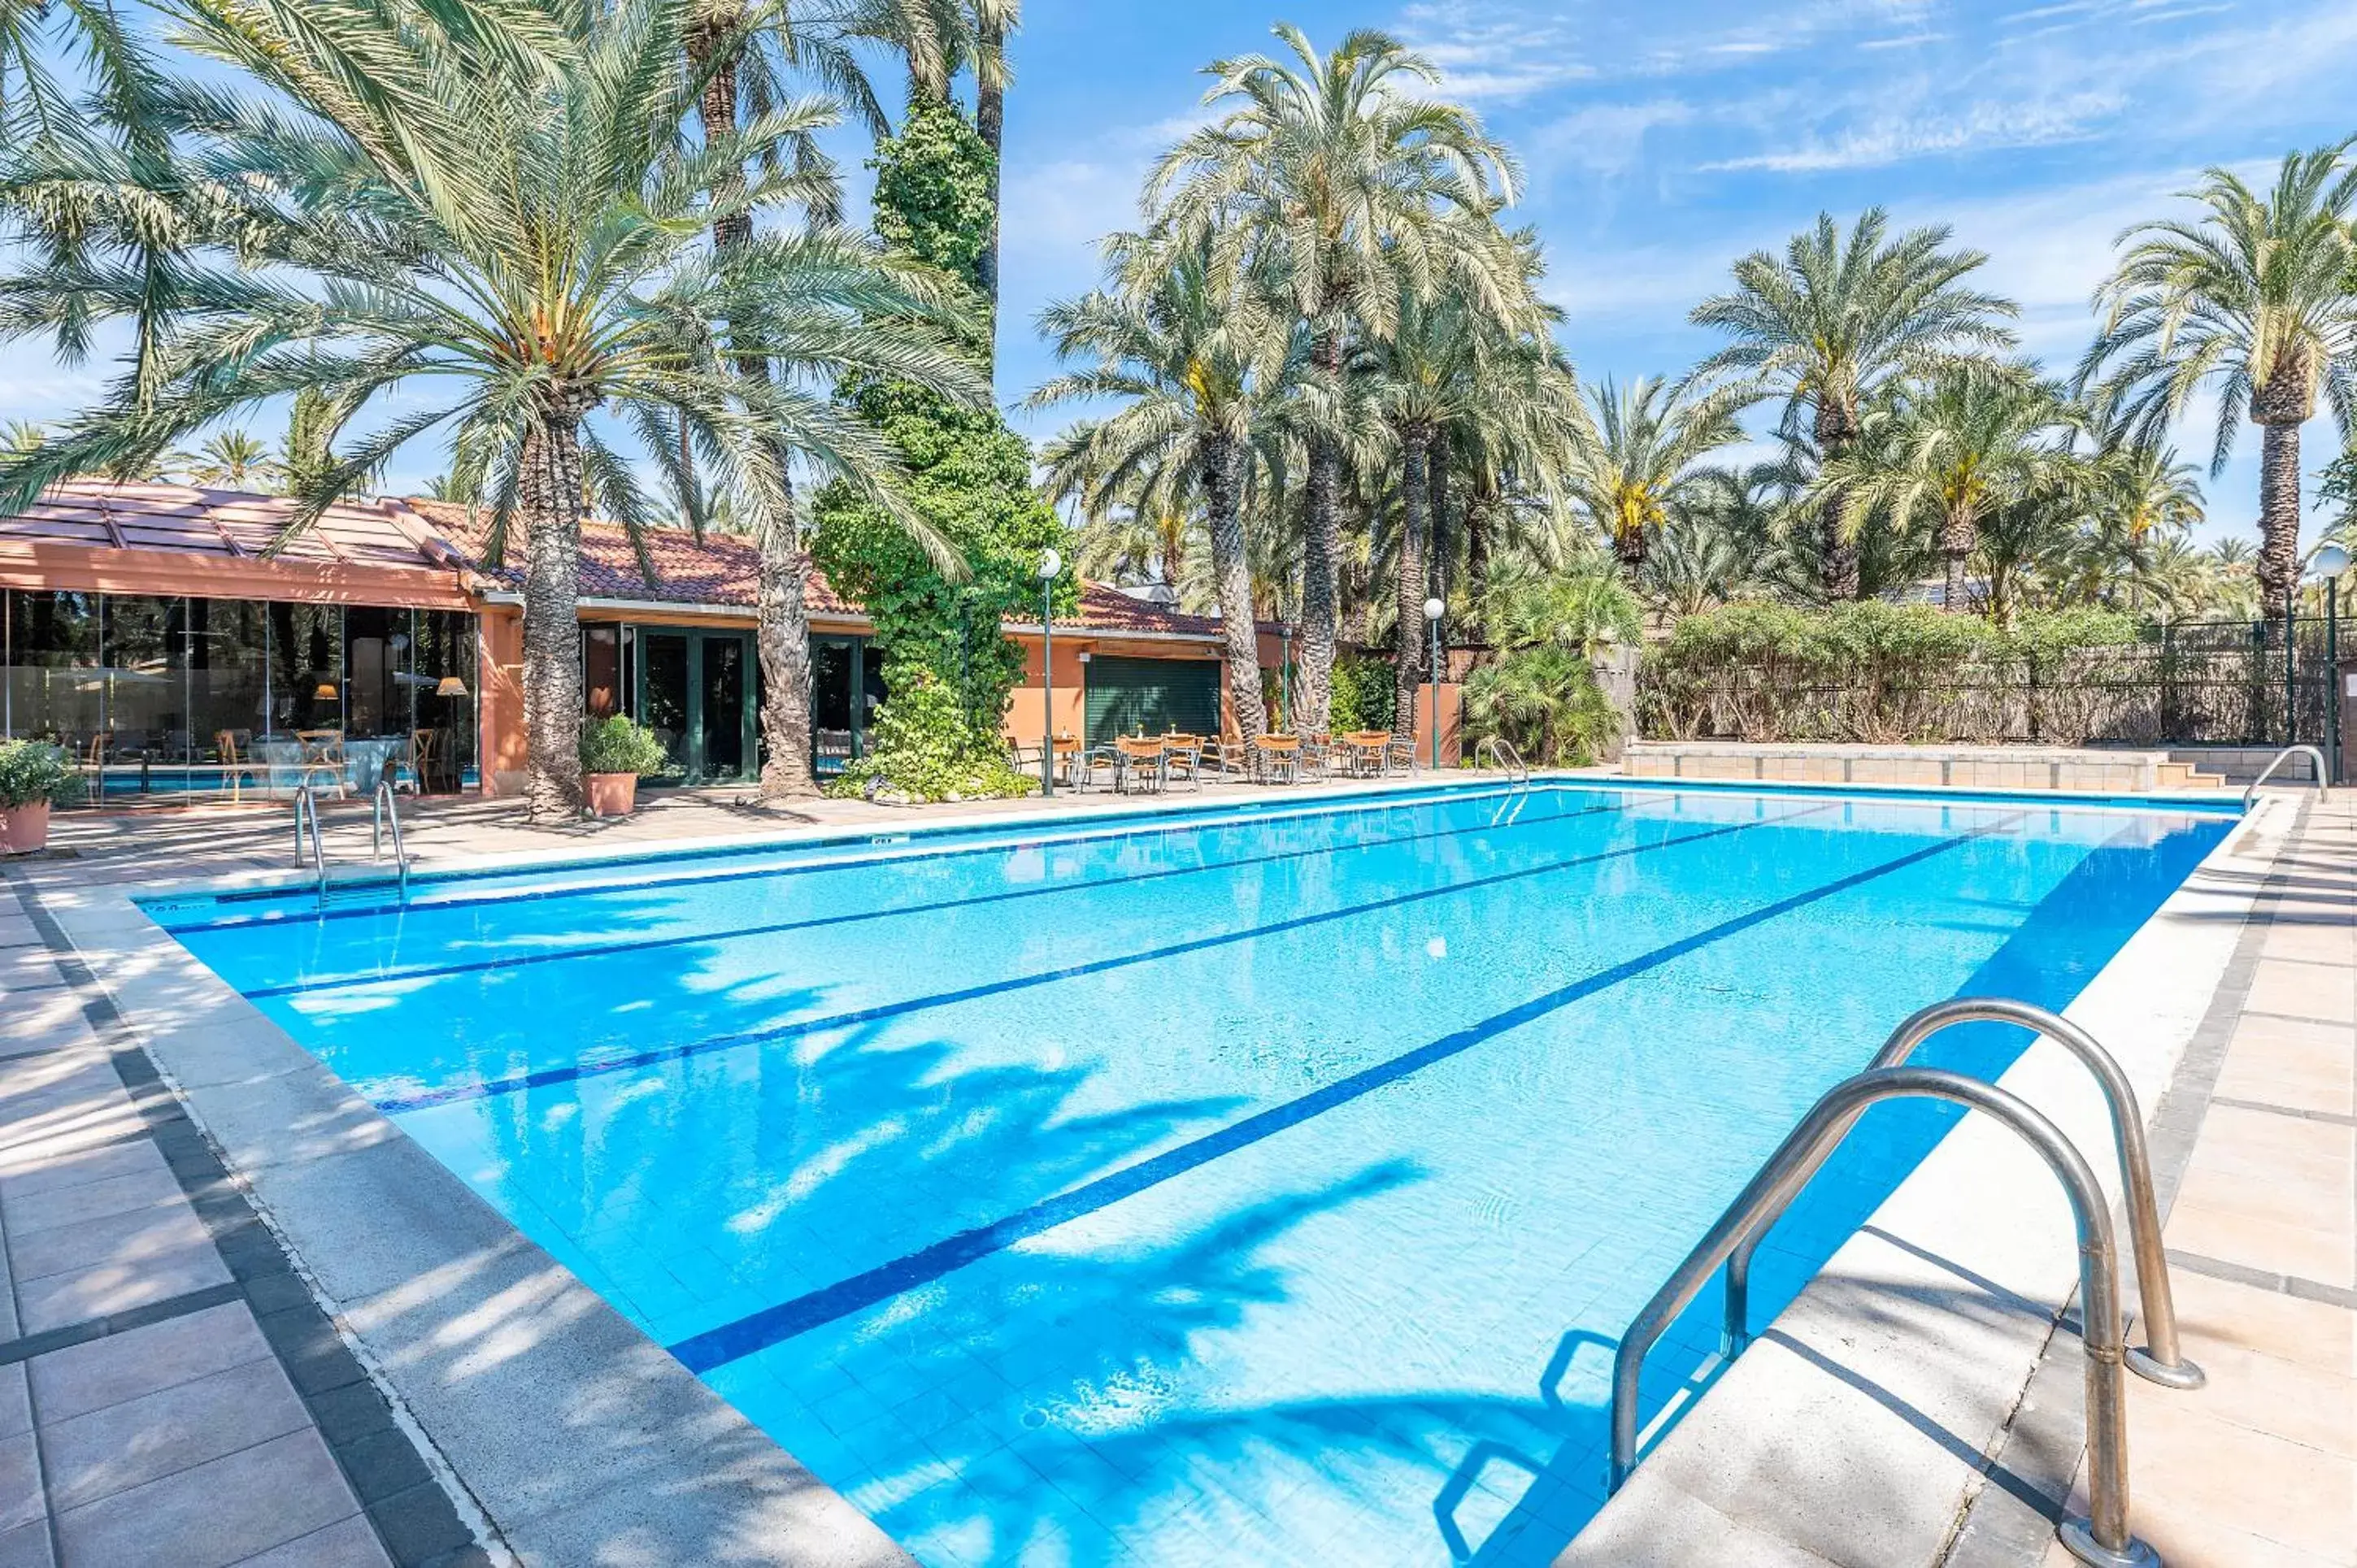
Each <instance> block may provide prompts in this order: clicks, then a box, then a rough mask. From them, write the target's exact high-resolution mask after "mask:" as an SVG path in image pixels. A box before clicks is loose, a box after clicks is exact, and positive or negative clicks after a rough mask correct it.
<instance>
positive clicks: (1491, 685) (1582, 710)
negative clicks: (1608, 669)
mask: <svg viewBox="0 0 2357 1568" xmlns="http://www.w3.org/2000/svg"><path fill="white" fill-rule="evenodd" d="M1619 734H1620V714H1618V713H1617V712H1615V711H1614V709H1613V707H1612V703H1611V702H1610V700H1609V699H1608V698H1607V697H1606V696H1605V694H1604V688H1603V687H1602V686H1600V685H1598V683H1597V680H1596V672H1595V671H1594V670H1592V669H1590V668H1589V666H1588V662H1587V656H1586V655H1585V654H1583V653H1581V652H1580V651H1579V650H1577V649H1576V648H1567V647H1565V646H1564V645H1562V644H1560V643H1540V644H1537V645H1535V646H1534V647H1529V648H1523V649H1519V650H1515V651H1514V652H1512V653H1508V654H1506V655H1505V656H1503V657H1502V658H1500V659H1497V660H1493V661H1491V663H1488V664H1483V665H1480V666H1479V667H1477V668H1476V669H1475V670H1474V671H1473V672H1472V673H1471V674H1469V675H1468V676H1467V677H1466V678H1465V746H1466V750H1467V754H1468V755H1470V753H1471V749H1472V748H1473V747H1474V746H1478V745H1480V743H1481V742H1482V741H1483V740H1484V739H1486V738H1488V737H1489V736H1501V737H1502V738H1503V739H1505V740H1506V741H1508V742H1509V743H1511V744H1512V746H1513V748H1514V749H1515V750H1516V751H1517V752H1519V753H1521V754H1522V756H1523V758H1524V759H1525V760H1526V761H1528V762H1529V763H1530V764H1531V765H1532V766H1533V767H1534V768H1537V767H1553V768H1585V767H1587V766H1588V765H1590V764H1591V763H1593V762H1595V761H1596V759H1597V757H1599V756H1601V755H1602V754H1603V752H1604V750H1605V748H1606V747H1608V746H1610V745H1611V744H1612V741H1613V739H1614V738H1615V737H1616V736H1618V735H1619Z"/></svg>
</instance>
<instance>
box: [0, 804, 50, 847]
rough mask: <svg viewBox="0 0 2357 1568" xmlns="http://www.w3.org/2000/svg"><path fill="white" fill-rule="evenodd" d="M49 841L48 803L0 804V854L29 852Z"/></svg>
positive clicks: (46, 845) (46, 844) (45, 844)
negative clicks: (27, 804)
mask: <svg viewBox="0 0 2357 1568" xmlns="http://www.w3.org/2000/svg"><path fill="white" fill-rule="evenodd" d="M48 843H49V803H48V801H47V800H36V801H34V802H33V803H32V804H31V805H29V806H0V854H31V853H32V852H33V851H35V850H37V849H46V848H47V847H48Z"/></svg>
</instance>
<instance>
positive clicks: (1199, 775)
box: [1162, 730, 1203, 790]
mask: <svg viewBox="0 0 2357 1568" xmlns="http://www.w3.org/2000/svg"><path fill="white" fill-rule="evenodd" d="M1162 766H1163V776H1164V781H1165V782H1166V783H1167V782H1168V780H1169V779H1175V778H1178V777H1179V776H1180V775H1181V774H1184V775H1185V777H1186V779H1187V788H1189V789H1198V790H1200V789H1202V787H1203V737H1202V736H1200V735H1188V734H1186V733H1185V732H1184V731H1181V730H1172V731H1171V732H1170V733H1169V734H1168V735H1166V736H1163V737H1162Z"/></svg>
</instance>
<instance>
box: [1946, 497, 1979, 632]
mask: <svg viewBox="0 0 2357 1568" xmlns="http://www.w3.org/2000/svg"><path fill="white" fill-rule="evenodd" d="M1978 536H1979V530H1978V529H1977V528H1976V527H1975V525H1974V522H1973V520H1972V518H1971V516H1970V515H1969V514H1966V513H1958V514H1957V515H1955V516H1953V517H1949V518H1945V519H1943V520H1942V521H1941V523H1940V559H1941V560H1942V561H1943V562H1945V563H1946V564H1947V568H1948V582H1947V587H1946V589H1945V591H1944V592H1943V595H1942V599H1943V603H1942V606H1941V607H1942V608H1943V609H1945V610H1946V611H1947V612H1948V613H1949V614H1950V615H1953V616H1960V615H1964V614H1965V613H1967V612H1968V611H1969V610H1970V609H1971V608H1972V607H1971V606H1970V605H1968V604H1966V603H1965V602H1964V566H1965V564H1966V563H1967V562H1969V561H1970V560H1971V559H1972V553H1973V545H1974V543H1975V541H1976V540H1977V538H1978Z"/></svg>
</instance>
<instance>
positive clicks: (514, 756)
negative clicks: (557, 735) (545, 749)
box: [475, 608, 524, 795]
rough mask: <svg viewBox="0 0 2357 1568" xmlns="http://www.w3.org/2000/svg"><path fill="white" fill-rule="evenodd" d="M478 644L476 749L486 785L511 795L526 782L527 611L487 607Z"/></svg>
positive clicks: (484, 787) (478, 627)
mask: <svg viewBox="0 0 2357 1568" xmlns="http://www.w3.org/2000/svg"><path fill="white" fill-rule="evenodd" d="M475 649H476V655H477V661H476V669H477V670H478V671H479V678H480V679H481V681H482V690H481V692H479V693H477V698H476V703H475V725H476V732H475V755H476V756H477V757H479V758H481V759H482V760H481V764H480V770H481V774H482V780H483V782H482V791H483V793H484V794H486V795H511V794H514V793H516V792H517V791H518V790H520V789H522V784H523V765H524V734H523V617H522V614H520V613H518V612H516V611H513V610H503V609H500V608H490V609H486V610H485V611H484V612H483V615H482V618H481V619H479V620H478V621H477V622H476V623H475ZM502 776H504V777H502Z"/></svg>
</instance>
